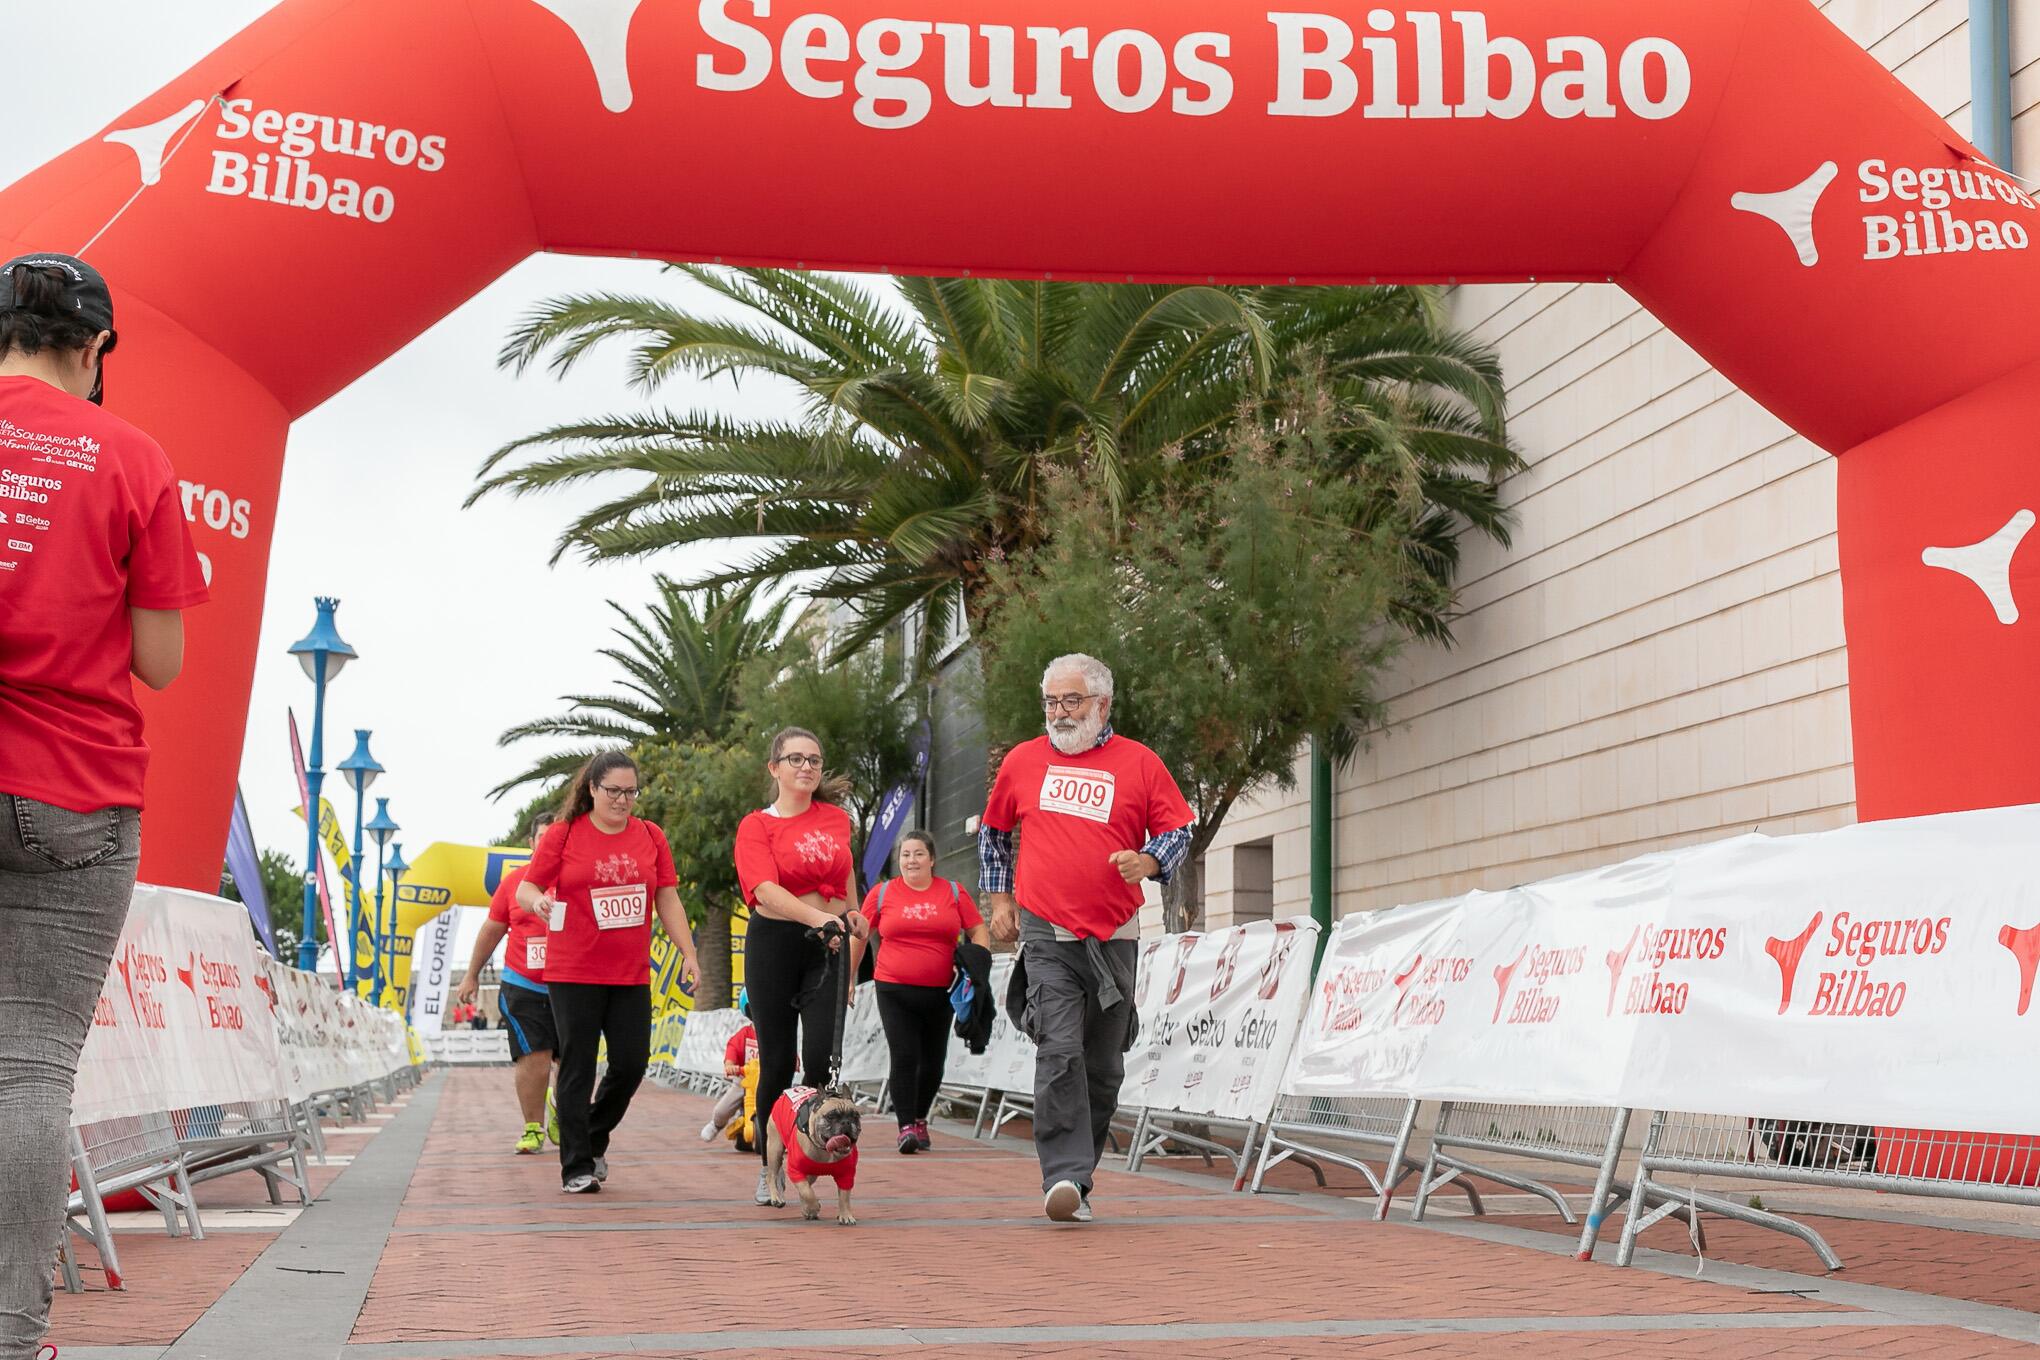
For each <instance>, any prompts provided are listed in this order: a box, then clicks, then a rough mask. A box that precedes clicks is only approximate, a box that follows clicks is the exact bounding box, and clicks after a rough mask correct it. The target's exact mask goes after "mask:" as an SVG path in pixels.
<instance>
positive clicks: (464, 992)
mask: <svg viewBox="0 0 2040 1360" xmlns="http://www.w3.org/2000/svg"><path fill="white" fill-rule="evenodd" d="M481 994H482V980H481V979H480V978H478V977H476V976H475V975H474V974H473V973H469V974H468V975H467V976H466V977H464V978H462V979H461V982H460V990H459V991H457V992H455V993H454V994H453V1002H454V1004H455V1005H456V1006H465V1005H467V1004H469V1003H470V1002H472V1001H474V1000H475V999H476V998H477V997H479V996H480V995H481Z"/></svg>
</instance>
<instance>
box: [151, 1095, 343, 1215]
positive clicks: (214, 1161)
mask: <svg viewBox="0 0 2040 1360" xmlns="http://www.w3.org/2000/svg"><path fill="white" fill-rule="evenodd" d="M171 1122H172V1123H173V1124H174V1125H175V1126H176V1127H177V1130H178V1146H179V1149H180V1151H181V1153H182V1155H183V1159H184V1166H185V1171H186V1174H187V1175H188V1176H189V1178H190V1181H191V1183H192V1184H194V1185H196V1184H200V1183H202V1182H205V1181H209V1180H217V1179H218V1178H219V1177H221V1176H230V1175H232V1174H233V1173H235V1172H236V1171H254V1172H258V1173H260V1175H261V1176H262V1179H263V1182H264V1183H265V1185H266V1186H267V1187H268V1190H269V1202H270V1203H271V1204H281V1203H283V1190H284V1187H285V1186H289V1187H290V1188H291V1189H293V1190H295V1191H296V1192H297V1199H298V1203H299V1204H310V1203H311V1202H312V1182H311V1174H310V1173H309V1172H308V1171H307V1170H306V1169H305V1150H306V1145H307V1144H306V1139H305V1138H304V1137H303V1136H302V1129H301V1127H300V1124H299V1121H298V1119H297V1118H296V1116H295V1115H294V1114H293V1113H292V1111H291V1107H290V1102H288V1101H284V1100H260V1101H238V1102H235V1103H234V1104H230V1105H211V1106H205V1107H203V1108H200V1109H195V1110H182V1111H178V1112H177V1113H176V1114H173V1115H172V1116H171ZM315 1124H316V1121H315ZM321 1145H322V1146H323V1142H322V1144H321Z"/></svg>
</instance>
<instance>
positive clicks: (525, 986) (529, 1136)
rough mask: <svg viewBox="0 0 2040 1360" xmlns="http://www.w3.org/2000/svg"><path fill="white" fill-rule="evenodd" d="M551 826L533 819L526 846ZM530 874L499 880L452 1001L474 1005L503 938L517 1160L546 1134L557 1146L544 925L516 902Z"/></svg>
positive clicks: (499, 997)
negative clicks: (518, 1116) (518, 1126)
mask: <svg viewBox="0 0 2040 1360" xmlns="http://www.w3.org/2000/svg"><path fill="white" fill-rule="evenodd" d="M551 824H552V814H551V813H549V812H541V813H539V814H538V815H537V816H536V817H533V818H532V819H531V827H530V832H529V836H528V840H529V841H530V842H531V843H532V844H536V843H537V841H538V837H539V833H540V832H542V831H544V830H545V829H546V827H548V826H550V825H551ZM529 868H530V865H529V864H522V865H519V866H518V867H517V868H515V869H512V870H511V871H510V872H509V873H507V874H505V875H503V881H502V883H500V884H498V885H497V887H496V891H495V893H494V894H492V895H491V896H490V898H489V919H488V920H487V921H484V922H483V923H482V928H481V931H480V933H478V934H477V935H476V936H475V950H474V954H473V955H472V956H471V957H470V958H469V959H468V969H467V976H466V977H465V978H464V979H463V980H462V981H461V984H460V992H459V994H458V996H457V997H456V998H455V999H456V1000H458V1001H459V1002H460V1003H461V1004H462V1005H464V1006H466V1005H473V1004H474V1002H475V999H476V998H477V997H479V996H480V995H481V990H482V965H483V964H485V963H487V962H488V961H489V958H490V957H491V956H492V955H493V954H494V953H495V952H496V946H497V945H498V944H501V943H502V942H503V941H504V940H505V939H506V938H507V939H508V941H509V943H508V944H507V945H505V947H504V951H503V968H502V973H501V977H502V983H503V986H502V988H501V990H500V991H498V992H497V994H496V1005H497V1007H498V1009H500V1010H501V1011H502V1013H503V1028H504V1029H505V1030H508V1031H509V1034H510V1074H511V1075H510V1080H511V1083H512V1085H514V1086H515V1087H516V1088H517V1108H518V1110H519V1112H520V1113H522V1114H523V1116H524V1131H523V1132H522V1133H520V1134H519V1135H518V1136H517V1144H516V1148H515V1151H516V1152H517V1154H518V1155H519V1156H530V1155H531V1154H533V1153H536V1152H541V1151H543V1150H544V1148H545V1140H546V1137H547V1135H548V1133H549V1134H550V1135H551V1137H552V1140H553V1142H554V1144H555V1145H557V1144H558V1143H559V1140H560V1133H559V1118H558V1115H557V1114H556V1113H555V1112H554V1110H553V1099H552V1072H553V1054H554V1053H555V1052H556V1051H557V1050H558V1048H559V1038H558V1035H557V1034H556V1033H555V1031H554V1028H553V1012H552V997H551V996H550V995H549V994H548V993H547V991H546V987H545V947H546V921H545V917H544V916H543V915H541V914H539V913H537V912H533V911H527V910H526V909H525V908H524V907H522V906H520V905H518V902H517V885H518V884H520V883H522V882H524V876H525V873H526V871H527V870H528V869H529ZM541 1119H543V1120H544V1122H543V1123H541V1122H540V1121H541Z"/></svg>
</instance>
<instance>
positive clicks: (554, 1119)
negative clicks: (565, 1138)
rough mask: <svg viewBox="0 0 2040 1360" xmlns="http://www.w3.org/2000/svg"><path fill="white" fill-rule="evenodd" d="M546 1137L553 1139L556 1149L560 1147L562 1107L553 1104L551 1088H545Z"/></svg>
mask: <svg viewBox="0 0 2040 1360" xmlns="http://www.w3.org/2000/svg"><path fill="white" fill-rule="evenodd" d="M545 1136H546V1137H548V1138H550V1139H552V1141H553V1146H554V1147H558V1146H559V1145H560V1107H559V1106H557V1105H555V1104H553V1091H552V1087H550V1086H548V1087H546V1088H545Z"/></svg>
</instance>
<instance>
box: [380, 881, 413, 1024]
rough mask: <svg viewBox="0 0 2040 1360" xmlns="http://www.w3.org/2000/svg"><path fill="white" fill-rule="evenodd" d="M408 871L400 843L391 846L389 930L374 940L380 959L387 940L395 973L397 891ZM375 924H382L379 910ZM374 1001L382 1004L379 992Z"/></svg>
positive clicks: (392, 969)
mask: <svg viewBox="0 0 2040 1360" xmlns="http://www.w3.org/2000/svg"><path fill="white" fill-rule="evenodd" d="M410 871H411V866H410V865H409V864H408V863H406V862H405V860H404V847H403V846H401V845H393V846H391V847H390V863H389V869H388V872H389V876H390V931H389V935H388V936H387V937H378V939H377V940H376V946H375V949H376V958H377V959H381V958H382V953H383V946H384V943H385V939H386V940H387V942H388V945H389V949H390V972H392V973H395V972H396V971H397V961H396V935H397V893H398V891H399V890H400V889H401V888H402V887H403V886H404V875H405V874H407V873H409V872H410ZM376 925H377V926H378V927H380V926H381V925H382V913H381V912H377V913H376ZM375 1003H376V1004H377V1005H378V1006H380V1005H381V1004H382V997H381V995H380V994H378V995H377V996H376V999H375Z"/></svg>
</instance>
